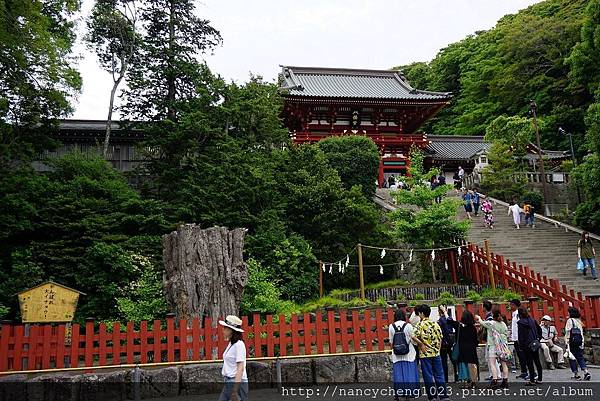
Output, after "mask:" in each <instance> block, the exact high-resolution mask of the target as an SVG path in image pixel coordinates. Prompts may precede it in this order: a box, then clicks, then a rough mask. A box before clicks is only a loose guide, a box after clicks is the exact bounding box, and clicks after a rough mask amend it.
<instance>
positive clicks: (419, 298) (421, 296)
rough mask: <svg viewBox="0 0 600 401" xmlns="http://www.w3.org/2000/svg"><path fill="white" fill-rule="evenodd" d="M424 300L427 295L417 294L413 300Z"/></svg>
mask: <svg viewBox="0 0 600 401" xmlns="http://www.w3.org/2000/svg"><path fill="white" fill-rule="evenodd" d="M424 299H425V295H424V294H421V293H417V294H415V296H414V297H413V300H415V301H422V300H424Z"/></svg>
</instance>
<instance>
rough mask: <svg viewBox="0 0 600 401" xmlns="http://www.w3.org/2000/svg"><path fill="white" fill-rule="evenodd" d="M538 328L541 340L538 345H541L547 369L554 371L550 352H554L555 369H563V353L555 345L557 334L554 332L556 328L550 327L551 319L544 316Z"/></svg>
mask: <svg viewBox="0 0 600 401" xmlns="http://www.w3.org/2000/svg"><path fill="white" fill-rule="evenodd" d="M540 326H541V327H542V340H541V341H540V344H541V345H542V351H543V352H544V358H546V363H547V364H548V369H550V370H554V365H553V364H552V355H550V352H556V367H557V368H559V369H564V368H565V365H564V363H565V360H564V351H563V349H562V348H561V347H559V346H558V345H556V342H557V340H558V333H557V332H556V327H554V326H553V325H552V318H551V317H550V316H548V315H544V316H543V317H542V320H541V322H540Z"/></svg>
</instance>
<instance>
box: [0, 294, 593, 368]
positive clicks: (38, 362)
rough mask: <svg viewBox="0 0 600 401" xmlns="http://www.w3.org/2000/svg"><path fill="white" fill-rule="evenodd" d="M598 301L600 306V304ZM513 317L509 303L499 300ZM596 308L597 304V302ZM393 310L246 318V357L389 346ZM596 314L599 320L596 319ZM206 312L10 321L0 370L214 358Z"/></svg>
mask: <svg viewBox="0 0 600 401" xmlns="http://www.w3.org/2000/svg"><path fill="white" fill-rule="evenodd" d="M596 306H598V305H596ZM499 307H500V309H501V311H502V313H503V314H505V315H506V316H507V317H508V318H509V319H510V311H509V310H508V309H507V308H508V307H507V305H506V304H502V305H499ZM465 308H467V309H469V310H470V311H471V312H474V313H476V314H479V315H483V313H484V311H483V309H482V306H481V305H475V304H472V303H470V302H466V303H465V305H456V316H459V317H460V316H461V314H462V312H463V310H464V309H465ZM529 308H530V311H531V313H532V315H533V317H534V318H535V319H537V320H539V319H540V318H541V316H543V315H545V314H547V315H550V316H552V317H553V318H554V319H555V320H556V323H557V329H559V332H560V330H561V329H562V328H563V327H564V317H565V316H564V314H563V313H562V308H556V303H554V302H549V301H535V300H531V301H529ZM407 309H408V312H409V311H410V308H407ZM596 310H598V309H596ZM392 320H393V309H392V308H389V309H383V308H380V309H366V310H363V311H359V310H356V309H354V310H335V311H334V310H329V311H327V312H326V313H321V312H317V313H314V314H312V313H310V314H309V313H304V314H299V315H292V316H291V317H290V318H289V319H287V320H286V319H285V318H284V316H272V315H267V316H266V317H264V318H263V320H262V321H261V316H259V315H254V316H252V324H248V317H246V316H245V317H243V318H242V321H243V327H244V329H245V330H246V331H245V333H244V340H245V342H246V344H247V350H248V357H249V358H252V357H276V356H286V355H315V354H335V353H341V352H361V351H377V350H385V349H386V348H388V349H389V344H388V342H389V341H388V324H389V323H390V322H391V321H392ZM596 321H598V320H596ZM213 323H214V322H212V321H211V320H210V319H209V318H207V319H206V320H205V321H204V322H203V324H201V322H200V321H199V320H198V319H194V320H192V321H190V322H188V321H186V320H180V321H176V320H175V319H174V318H173V317H169V318H167V319H166V321H159V320H156V321H154V322H151V323H150V322H145V321H142V322H139V325H137V324H134V323H133V322H128V323H127V324H126V325H124V326H122V325H121V324H120V323H113V324H106V323H100V324H97V323H94V322H91V321H88V322H86V323H85V324H84V325H78V324H73V325H72V327H71V336H70V337H69V336H68V335H66V333H68V331H69V330H68V329H69V326H67V325H65V324H60V325H49V324H47V325H27V326H24V325H12V324H4V325H2V327H1V331H0V372H6V371H17V370H35V369H60V368H67V367H90V368H93V367H97V366H109V365H121V364H134V363H141V364H144V363H152V362H182V361H196V360H214V359H218V358H220V357H221V356H222V353H223V350H224V349H225V345H226V343H225V341H224V340H223V338H222V331H221V329H220V326H216V325H214V324H213Z"/></svg>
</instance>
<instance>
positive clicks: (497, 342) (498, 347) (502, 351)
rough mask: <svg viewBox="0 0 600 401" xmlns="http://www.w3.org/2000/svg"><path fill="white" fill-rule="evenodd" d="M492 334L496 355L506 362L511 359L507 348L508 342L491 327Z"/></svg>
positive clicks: (510, 353) (511, 355) (511, 356)
mask: <svg viewBox="0 0 600 401" xmlns="http://www.w3.org/2000/svg"><path fill="white" fill-rule="evenodd" d="M492 336H493V338H494V349H495V351H496V357H497V358H498V359H500V360H501V361H503V362H508V361H510V360H512V359H513V354H512V352H511V350H510V348H508V342H507V341H506V340H505V339H504V338H503V337H502V336H501V335H500V333H499V332H498V331H497V330H494V329H493V328H492Z"/></svg>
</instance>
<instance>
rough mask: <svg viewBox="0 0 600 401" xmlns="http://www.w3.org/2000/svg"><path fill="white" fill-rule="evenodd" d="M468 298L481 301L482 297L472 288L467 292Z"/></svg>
mask: <svg viewBox="0 0 600 401" xmlns="http://www.w3.org/2000/svg"><path fill="white" fill-rule="evenodd" d="M467 299H469V300H471V301H473V302H481V299H482V297H481V295H480V294H479V293H478V292H476V291H473V290H471V291H469V292H467Z"/></svg>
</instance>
